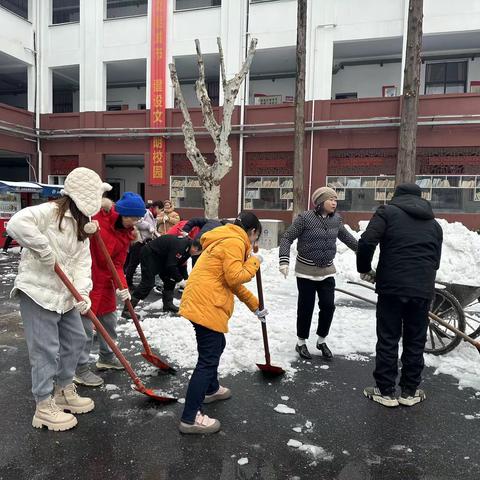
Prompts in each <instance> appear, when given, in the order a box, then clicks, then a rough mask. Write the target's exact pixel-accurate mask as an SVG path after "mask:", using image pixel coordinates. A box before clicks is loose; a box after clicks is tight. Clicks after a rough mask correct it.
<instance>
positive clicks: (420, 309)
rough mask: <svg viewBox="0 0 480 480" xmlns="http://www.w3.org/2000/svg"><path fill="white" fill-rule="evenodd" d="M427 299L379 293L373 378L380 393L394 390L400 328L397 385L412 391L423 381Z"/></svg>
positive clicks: (428, 301)
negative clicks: (399, 362)
mask: <svg viewBox="0 0 480 480" xmlns="http://www.w3.org/2000/svg"><path fill="white" fill-rule="evenodd" d="M429 307H430V300H427V299H424V298H404V297H399V296H396V295H378V303H377V357H376V360H375V364H376V365H375V371H374V372H373V377H374V378H375V381H376V383H377V387H378V388H379V389H380V391H381V392H382V394H384V395H389V394H392V393H393V392H394V391H395V383H396V380H397V374H398V342H399V341H400V337H401V336H402V329H403V353H402V358H401V360H402V374H401V376H400V382H399V385H400V388H401V389H402V390H405V391H407V392H411V393H413V392H415V390H416V389H417V387H418V386H419V385H420V382H421V381H422V371H423V366H424V360H423V350H424V348H425V341H426V339H427V328H428V309H429Z"/></svg>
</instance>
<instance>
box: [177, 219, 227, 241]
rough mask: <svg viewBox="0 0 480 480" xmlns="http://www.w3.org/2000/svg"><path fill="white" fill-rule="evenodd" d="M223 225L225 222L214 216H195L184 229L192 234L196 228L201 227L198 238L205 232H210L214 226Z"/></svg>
mask: <svg viewBox="0 0 480 480" xmlns="http://www.w3.org/2000/svg"><path fill="white" fill-rule="evenodd" d="M222 225H224V223H222V222H221V221H220V220H216V219H214V218H203V217H194V218H191V219H190V220H189V221H188V222H187V224H186V225H185V227H184V229H183V231H184V232H187V233H188V234H190V232H191V231H192V230H193V229H194V228H200V231H199V232H198V234H197V235H196V238H197V239H199V238H200V237H201V236H202V235H203V234H204V233H206V232H209V231H210V230H213V229H214V228H217V227H221V226H222Z"/></svg>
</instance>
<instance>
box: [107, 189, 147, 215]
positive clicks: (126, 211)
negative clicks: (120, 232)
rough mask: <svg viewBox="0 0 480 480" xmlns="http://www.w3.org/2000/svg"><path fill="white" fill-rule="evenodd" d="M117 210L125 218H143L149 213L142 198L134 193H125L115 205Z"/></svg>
mask: <svg viewBox="0 0 480 480" xmlns="http://www.w3.org/2000/svg"><path fill="white" fill-rule="evenodd" d="M115 210H116V211H117V213H118V214H120V215H122V216H123V217H143V216H145V213H146V212H147V210H146V209H145V202H144V201H143V199H142V197H141V196H140V195H138V193H133V192H125V193H124V194H123V196H122V198H121V199H120V200H119V201H118V202H116V203H115Z"/></svg>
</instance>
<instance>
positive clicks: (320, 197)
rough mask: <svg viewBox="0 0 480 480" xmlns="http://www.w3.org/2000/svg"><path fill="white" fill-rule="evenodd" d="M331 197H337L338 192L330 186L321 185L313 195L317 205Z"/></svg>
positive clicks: (313, 201)
mask: <svg viewBox="0 0 480 480" xmlns="http://www.w3.org/2000/svg"><path fill="white" fill-rule="evenodd" d="M331 198H334V199H335V200H336V199H337V192H336V191H335V190H334V189H333V188H330V187H320V188H317V189H316V190H315V191H314V192H313V195H312V203H313V204H314V205H315V206H317V205H321V204H322V203H323V202H324V201H325V200H329V199H331Z"/></svg>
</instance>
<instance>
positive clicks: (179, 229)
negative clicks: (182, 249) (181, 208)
mask: <svg viewBox="0 0 480 480" xmlns="http://www.w3.org/2000/svg"><path fill="white" fill-rule="evenodd" d="M187 223H188V220H180V221H179V222H178V223H177V224H176V225H174V226H173V227H172V228H170V229H169V230H168V231H167V235H175V236H176V237H178V236H179V235H181V234H182V231H183V227H184V226H185V225H186V224H187ZM198 232H200V228H199V227H193V228H192V229H191V230H190V231H189V232H187V233H188V236H189V237H190V238H191V239H192V240H193V239H194V238H195V237H196V236H197V234H198Z"/></svg>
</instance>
